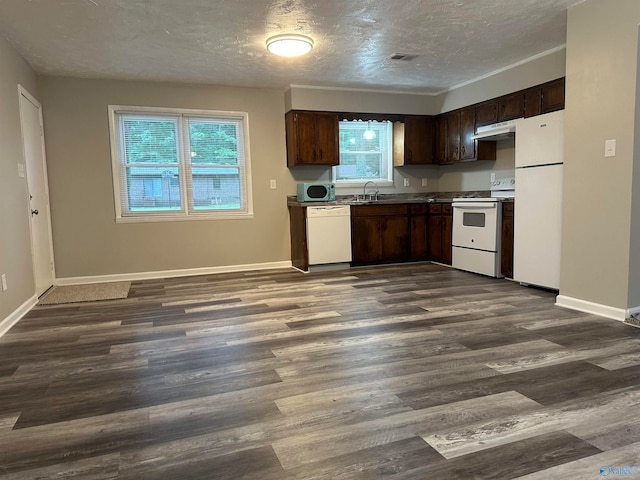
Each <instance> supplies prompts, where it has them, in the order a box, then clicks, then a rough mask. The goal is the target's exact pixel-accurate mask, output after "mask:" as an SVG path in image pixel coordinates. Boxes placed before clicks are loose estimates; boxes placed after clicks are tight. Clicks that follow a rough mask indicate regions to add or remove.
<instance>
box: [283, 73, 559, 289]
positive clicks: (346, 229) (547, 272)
mask: <svg viewBox="0 0 640 480" xmlns="http://www.w3.org/2000/svg"><path fill="white" fill-rule="evenodd" d="M564 89H565V80H564V78H560V79H557V80H553V81H551V82H547V83H545V84H542V85H537V86H534V87H530V88H528V89H526V90H522V91H520V92H514V93H510V94H508V95H504V96H502V97H499V98H495V99H491V100H487V101H484V102H482V103H479V104H475V105H470V106H466V107H464V108H462V109H458V110H454V111H451V112H448V113H446V114H441V115H438V116H436V117H424V116H423V117H420V116H404V117H403V116H399V115H391V116H390V115H376V114H367V115H364V117H365V118H366V119H367V121H368V122H369V123H368V127H366V128H367V130H364V131H362V129H364V128H365V126H364V125H363V126H362V128H361V129H360V130H355V131H353V132H350V133H349V135H347V137H349V138H348V139H349V140H350V141H351V144H353V142H354V141H355V138H353V137H354V136H355V137H358V138H359V136H360V134H362V135H364V136H365V138H366V135H369V137H370V138H371V139H372V138H373V137H374V133H375V132H374V131H373V130H372V127H371V121H372V119H378V120H380V121H387V122H390V121H395V123H394V135H393V143H394V146H393V155H394V158H393V165H394V167H396V168H399V169H402V167H406V166H416V165H439V166H441V167H440V168H447V166H448V165H451V164H455V163H460V164H463V165H468V164H470V163H469V162H495V160H496V151H497V142H498V141H503V142H505V143H506V145H507V146H508V147H511V146H513V141H514V134H515V133H516V131H517V130H518V128H519V131H520V134H519V135H517V136H516V149H515V162H514V166H515V167H516V169H515V172H517V176H519V177H520V180H521V182H522V187H521V190H520V192H521V193H520V195H519V198H520V202H516V208H515V211H516V217H515V218H516V221H515V229H514V221H513V212H514V208H513V203H510V204H507V203H504V202H505V201H510V202H512V201H513V197H514V196H515V193H516V192H517V188H516V181H515V180H516V179H515V178H514V177H513V174H514V173H515V172H512V173H511V177H506V178H498V179H497V178H496V174H495V172H492V173H491V178H490V185H491V187H490V190H488V191H480V192H478V191H475V192H474V191H461V192H439V193H437V194H430V195H417V194H415V193H414V194H404V195H403V194H387V195H384V194H381V193H380V189H379V188H378V185H377V183H376V182H375V181H367V182H365V181H366V180H367V177H366V176H365V177H363V178H360V179H359V180H360V181H361V182H362V183H364V187H363V193H362V195H359V194H357V193H356V194H355V195H349V194H348V193H347V192H348V190H349V189H347V188H346V187H344V186H342V185H340V184H339V185H338V188H339V187H340V186H342V187H343V188H342V195H338V197H337V201H336V184H335V183H332V182H327V183H319V182H316V183H300V184H298V195H297V197H289V203H288V207H289V214H290V230H291V250H292V263H293V266H294V267H296V268H299V269H301V270H302V271H308V270H309V268H310V265H311V266H313V268H314V269H317V268H320V267H322V268H326V266H327V265H346V264H349V263H350V264H351V265H367V264H380V263H392V262H403V261H405V262H406V261H420V260H431V261H436V262H442V263H444V264H448V265H453V267H454V268H459V269H462V270H467V271H471V272H475V273H481V274H485V275H489V276H493V277H503V276H505V277H508V278H513V276H514V275H513V270H514V269H513V263H514V238H513V237H514V230H515V257H516V262H515V263H516V268H515V270H516V275H515V280H516V281H519V282H521V283H523V284H531V285H535V286H540V287H545V288H550V289H555V290H557V289H558V288H559V284H560V241H561V239H560V226H561V211H560V205H561V203H562V170H561V164H562V124H563V113H562V110H563V109H564V96H565V93H564ZM552 112H556V113H552ZM317 115H322V116H323V117H324V118H330V119H332V121H333V130H332V131H333V132H334V133H333V135H331V134H325V136H324V137H323V138H326V139H327V140H326V141H325V142H324V143H315V145H316V147H315V148H316V149H315V150H314V149H309V148H307V147H306V145H305V143H310V142H314V141H315V140H314V136H313V135H309V133H308V132H309V131H313V128H314V125H315V124H314V123H313V121H311V123H310V125H311V127H307V126H306V124H305V123H303V122H307V120H306V118H307V117H308V118H310V119H311V120H313V118H314V117H316V116H317ZM286 117H287V123H286V125H287V145H288V148H287V154H288V157H287V158H288V165H289V167H291V168H298V169H304V168H307V167H308V166H312V167H317V166H318V165H327V166H329V167H334V168H344V167H337V166H338V165H340V163H341V162H340V155H339V153H340V154H345V155H347V156H348V155H349V151H348V150H345V151H343V145H342V141H343V138H342V137H343V135H342V128H345V129H348V128H352V127H351V126H350V124H349V122H338V119H342V118H345V117H354V118H357V119H358V114H344V113H335V114H331V113H323V112H305V111H289V112H288V113H287V115H286ZM358 120H360V119H358ZM338 125H340V132H341V134H340V142H338ZM343 125H344V127H343ZM409 127H410V128H409ZM324 128H327V127H324ZM377 135H378V136H380V132H378V134H377ZM423 140H424V144H422V143H421V141H423ZM359 148H364V147H359ZM381 149H383V147H381V146H380V145H379V144H376V146H375V151H380V150H381ZM316 150H319V151H320V152H322V151H323V150H324V152H325V159H324V160H321V159H322V155H321V154H318V152H317V151H316ZM338 150H339V152H338ZM327 152H335V153H333V154H331V153H327ZM345 161H348V160H345ZM538 163H541V164H542V165H548V164H552V165H559V166H560V167H559V169H558V170H557V172H555V171H554V175H553V176H549V175H543V176H540V174H537V175H536V178H534V179H532V180H529V178H530V176H531V175H532V174H534V173H536V172H541V171H542V173H543V174H544V172H546V171H547V170H548V169H543V168H531V167H535V166H536V165H537V164H538ZM394 170H395V169H394ZM426 181H427V179H426V178H425V179H422V182H423V186H426V185H425V182H426ZM369 184H372V186H373V187H374V188H375V194H374V195H373V196H372V195H369V196H367V194H366V189H367V186H368V185H369ZM404 185H405V186H409V182H408V181H407V179H405V180H404ZM456 197H459V198H456ZM499 200H502V202H501V203H495V202H498V201H499ZM323 201H324V202H326V203H325V206H322V205H323V204H322V202H323ZM492 201H493V202H492ZM431 202H436V205H430V203H431ZM363 203H368V204H375V205H376V207H371V206H368V207H365V206H363ZM409 203H411V205H410V204H409ZM426 203H428V204H429V205H423V206H420V204H426ZM452 203H453V204H452ZM339 205H341V206H339ZM349 205H351V207H349ZM383 205H386V206H387V207H386V211H385V207H384V206H383ZM389 205H394V206H393V207H391V206H389ZM452 207H453V208H452ZM349 209H350V210H351V216H352V217H353V219H352V220H351V221H349ZM518 211H519V213H518ZM409 213H411V215H409ZM443 213H444V216H443V217H440V215H441V214H443ZM504 213H506V215H504ZM372 215H373V216H378V215H381V217H378V218H375V217H371V216H372ZM503 216H504V217H505V221H504V222H503ZM368 217H371V219H370V220H369V221H367V218H368ZM451 217H452V218H451ZM467 218H468V219H469V221H470V222H471V223H470V224H469V225H467V223H466V220H467ZM369 222H374V223H372V224H371V225H369V224H368V223H369ZM380 222H382V223H380ZM441 222H444V223H443V224H441ZM485 222H487V224H486V225H485ZM305 226H306V227H305ZM479 227H481V228H479ZM474 242H475V243H474ZM533 258H534V259H536V260H535V262H531V261H530V259H533Z"/></svg>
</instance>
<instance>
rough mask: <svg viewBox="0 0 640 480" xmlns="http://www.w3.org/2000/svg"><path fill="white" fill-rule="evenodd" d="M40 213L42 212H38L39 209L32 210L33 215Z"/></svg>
mask: <svg viewBox="0 0 640 480" xmlns="http://www.w3.org/2000/svg"><path fill="white" fill-rule="evenodd" d="M38 213H40V212H38V210H37V209H36V210H31V215H37V214H38Z"/></svg>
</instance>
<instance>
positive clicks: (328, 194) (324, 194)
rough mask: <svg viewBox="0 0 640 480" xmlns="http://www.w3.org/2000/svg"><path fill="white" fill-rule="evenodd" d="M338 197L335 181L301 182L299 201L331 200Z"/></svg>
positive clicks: (299, 185)
mask: <svg viewBox="0 0 640 480" xmlns="http://www.w3.org/2000/svg"><path fill="white" fill-rule="evenodd" d="M335 199H336V184H335V183H299V184H298V201H299V202H331V201H333V200H335Z"/></svg>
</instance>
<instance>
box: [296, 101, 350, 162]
mask: <svg viewBox="0 0 640 480" xmlns="http://www.w3.org/2000/svg"><path fill="white" fill-rule="evenodd" d="M285 127H286V136H287V166H288V167H293V166H298V165H318V166H334V165H338V164H339V163H340V146H339V140H338V133H339V128H338V114H337V113H331V112H305V111H295V110H292V111H290V112H287V114H286V115H285Z"/></svg>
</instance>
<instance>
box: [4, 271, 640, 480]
mask: <svg viewBox="0 0 640 480" xmlns="http://www.w3.org/2000/svg"><path fill="white" fill-rule="evenodd" d="M554 297H555V296H554V295H553V294H551V293H549V292H545V291H541V290H535V289H530V288H525V287H521V286H520V285H518V284H516V283H513V282H509V281H506V280H496V279H491V278H488V277H482V276H479V275H474V274H468V273H464V272H460V271H456V270H452V269H448V268H444V267H441V266H438V265H432V264H429V263H424V264H411V265H398V266H386V267H376V268H358V269H351V270H342V271H333V272H324V273H311V274H307V275H304V274H302V273H298V272H296V271H294V270H277V271H263V272H247V273H236V274H225V275H209V276H200V277H190V278H172V279H164V280H149V281H140V282H134V283H133V284H132V287H131V291H130V293H129V298H127V299H124V300H113V301H103V302H92V303H84V304H69V305H58V306H38V307H36V308H35V309H33V310H32V311H31V312H30V313H29V314H28V315H27V316H26V317H25V318H24V319H23V320H21V321H20V322H19V323H18V324H17V325H16V326H15V327H14V328H13V329H11V331H10V332H9V333H7V334H6V335H5V336H4V337H2V338H1V339H0V478H2V479H45V478H46V479H49V478H65V479H69V478H70V479H83V480H84V479H128V480H129V479H135V480H141V479H167V480H175V479H240V478H247V479H248V478H251V479H261V480H270V479H277V480H280V479H332V480H334V479H376V478H390V479H393V480H399V479H456V478H477V479H510V478H528V479H545V480H546V479H560V478H562V479H570V478H576V479H588V478H594V479H595V478H600V477H601V474H600V469H601V468H604V469H605V470H604V472H605V473H609V472H615V471H614V470H611V471H607V470H606V468H608V467H611V468H623V467H625V466H636V465H640V329H638V328H634V327H631V326H628V325H625V324H623V323H620V322H616V321H613V320H607V319H604V318H600V317H596V316H592V315H588V314H583V313H579V312H573V311H569V310H564V309H561V308H559V307H555V306H554V305H553V302H554ZM611 475H614V476H615V473H611ZM633 475H635V477H634V476H633ZM627 478H629V477H627ZM631 478H640V468H639V469H638V470H637V471H634V472H632V475H631Z"/></svg>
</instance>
